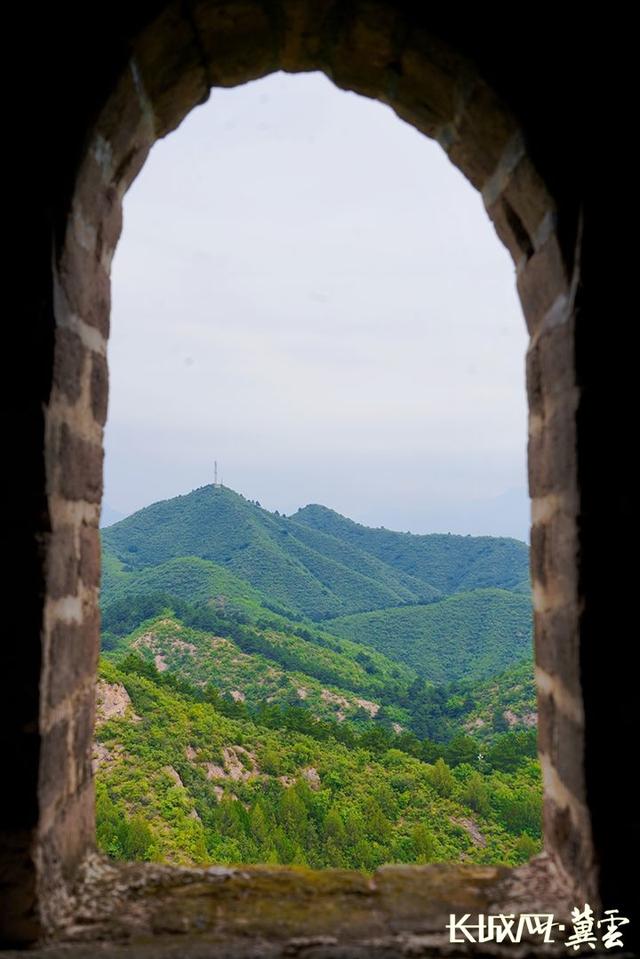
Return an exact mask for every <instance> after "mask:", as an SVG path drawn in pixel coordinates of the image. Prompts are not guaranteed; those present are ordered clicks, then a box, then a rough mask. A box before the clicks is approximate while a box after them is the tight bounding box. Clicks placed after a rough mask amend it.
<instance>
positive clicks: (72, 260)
mask: <svg viewBox="0 0 640 959" xmlns="http://www.w3.org/2000/svg"><path fill="white" fill-rule="evenodd" d="M60 278H61V280H62V285H63V287H64V292H65V296H66V298H67V302H68V303H69V307H70V309H71V311H72V312H73V313H75V314H76V315H77V316H79V317H80V319H82V320H84V322H85V323H87V324H88V325H89V326H92V327H95V329H97V330H98V331H99V332H100V333H101V334H102V335H103V336H104V337H107V336H108V335H109V312H110V309H111V281H110V279H109V275H108V273H107V271H106V269H105V268H104V267H103V266H102V264H101V263H100V261H99V257H98V250H97V234H96V243H95V245H94V247H93V248H89V249H88V248H86V247H85V246H83V245H82V243H81V242H80V240H79V238H78V237H77V236H76V235H75V233H74V232H73V231H69V232H68V234H67V238H66V241H65V247H64V252H63V255H62V259H61V262H60Z"/></svg>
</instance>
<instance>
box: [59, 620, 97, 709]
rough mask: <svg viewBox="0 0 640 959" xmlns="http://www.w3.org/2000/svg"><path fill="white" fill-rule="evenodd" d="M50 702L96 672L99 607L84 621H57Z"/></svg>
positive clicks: (67, 693)
mask: <svg viewBox="0 0 640 959" xmlns="http://www.w3.org/2000/svg"><path fill="white" fill-rule="evenodd" d="M50 644H51V645H50V670H49V689H48V697H47V700H48V703H49V706H51V707H54V706H56V705H57V704H58V703H60V702H61V701H62V700H63V699H65V698H66V697H67V696H69V695H70V694H72V693H73V692H74V691H75V690H76V689H77V687H78V685H79V684H80V683H82V682H85V681H86V680H87V679H89V678H90V677H92V676H94V675H95V671H96V669H97V666H98V653H99V648H100V620H99V614H98V610H97V609H96V610H93V611H89V612H87V613H86V614H85V618H84V620H83V621H82V622H81V623H76V622H58V623H56V624H55V626H54V627H53V628H52V630H51V637H50Z"/></svg>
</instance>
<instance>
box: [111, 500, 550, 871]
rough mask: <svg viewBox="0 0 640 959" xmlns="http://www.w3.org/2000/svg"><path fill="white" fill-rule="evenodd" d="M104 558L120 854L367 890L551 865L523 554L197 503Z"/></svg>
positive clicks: (160, 512)
mask: <svg viewBox="0 0 640 959" xmlns="http://www.w3.org/2000/svg"><path fill="white" fill-rule="evenodd" d="M103 550H104V555H103V587H102V610H103V656H104V659H103V667H102V669H103V681H102V684H101V686H100V690H101V692H100V696H101V710H102V712H101V726H100V732H99V742H98V745H97V746H96V763H97V769H98V784H99V790H100V792H99V796H100V799H99V805H98V815H99V823H100V831H99V838H100V842H101V844H102V848H104V849H105V850H107V851H109V852H110V854H111V855H114V856H124V857H125V858H140V857H142V858H145V857H146V858H153V857H156V858H157V857H160V858H163V857H168V858H170V859H172V860H174V861H180V862H205V861H223V862H232V861H237V862H253V861H269V862H305V863H307V864H309V865H314V866H322V865H340V864H342V865H349V866H353V867H357V868H363V869H368V868H373V867H374V866H375V865H378V864H380V863H381V862H386V861H391V860H396V861H401V862H417V861H421V862H422V861H430V860H434V861H437V860H443V859H447V858H454V859H459V858H462V859H468V860H470V861H475V862H497V861H504V862H517V861H521V859H522V858H526V857H527V856H528V855H530V854H531V852H532V851H533V850H534V849H537V848H538V843H539V801H540V783H539V771H538V767H537V761H536V759H535V752H536V734H535V696H534V685H533V675H532V663H531V610H530V598H529V595H528V593H527V591H526V589H525V587H524V586H523V583H525V582H526V575H527V574H526V570H527V564H528V551H527V547H526V546H525V545H524V544H522V543H518V542H516V541H514V540H502V539H492V538H489V537H482V538H474V537H458V536H456V537H453V536H412V535H410V534H406V533H393V532H391V531H387V530H371V529H367V528H366V527H362V526H359V525H358V524H355V523H352V522H351V521H350V520H347V519H345V518H344V517H341V516H339V515H338V514H337V513H334V512H332V511H331V510H328V509H326V508H324V507H318V506H313V507H306V508H305V509H304V510H300V511H298V513H296V514H295V516H294V517H290V518H287V517H283V516H280V515H278V514H277V513H269V512H267V511H266V510H264V509H262V508H261V507H260V506H259V504H256V503H250V502H249V501H247V500H245V499H244V498H243V497H241V496H239V495H238V494H236V493H233V492H232V491H231V490H228V489H223V488H217V487H216V488H213V487H204V488H202V489H200V490H196V491H194V492H193V493H190V494H188V495H187V496H181V497H177V498H175V499H173V500H168V501H166V502H163V503H157V504H154V505H153V506H150V507H148V508H146V509H144V510H141V511H140V512H139V513H136V514H134V516H131V517H129V518H128V519H126V520H123V521H121V522H119V523H117V524H115V525H114V526H112V527H110V528H109V529H107V530H105V531H104V532H103ZM123 703H124V704H125V705H124V706H123V705H122V704H123ZM118 704H119V705H118ZM311 770H312V771H311ZM145 790H146V792H145ZM145 795H146V797H147V798H146V799H145V798H144V796H145ZM372 824H374V825H372Z"/></svg>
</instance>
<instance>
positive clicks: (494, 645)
mask: <svg viewBox="0 0 640 959" xmlns="http://www.w3.org/2000/svg"><path fill="white" fill-rule="evenodd" d="M324 627H325V629H327V630H329V631H330V632H332V633H335V634H336V635H337V636H342V637H344V638H345V639H351V640H353V641H354V642H357V643H362V644H363V645H365V646H372V647H373V648H374V649H377V650H378V651H380V652H384V653H385V655H387V656H390V657H391V658H392V659H394V660H396V661H397V662H401V663H404V664H405V665H407V666H410V667H411V668H413V669H415V670H416V671H417V672H418V673H420V674H421V675H423V676H428V677H429V679H431V680H432V681H433V682H437V683H444V682H450V681H451V680H454V679H459V678H460V677H462V676H468V677H470V678H471V679H484V678H486V677H487V676H491V675H492V674H494V673H497V672H499V671H500V670H501V669H504V667H506V666H508V665H509V663H512V662H514V660H517V659H521V658H523V657H526V656H527V654H530V652H531V641H532V637H531V601H530V599H529V597H528V596H526V595H524V594H522V593H517V592H509V591H508V590H503V589H502V590H499V589H476V590H473V591H472V592H463V593H455V594H454V595H453V596H447V597H446V598H445V599H442V600H441V601H440V602H438V603H431V604H430V605H428V606H421V605H419V606H406V607H399V608H398V607H393V608H389V609H381V610H374V611H373V612H370V613H356V614H354V615H351V616H342V617H340V618H337V619H329V620H326V621H325V623H324Z"/></svg>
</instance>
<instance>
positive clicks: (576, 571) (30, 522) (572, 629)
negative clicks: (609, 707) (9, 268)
mask: <svg viewBox="0 0 640 959" xmlns="http://www.w3.org/2000/svg"><path fill="white" fill-rule="evenodd" d="M87 16H88V14H87V12H86V10H85V11H84V12H83V11H82V10H81V9H80V8H75V7H74V5H73V4H69V5H67V6H65V5H64V4H63V5H62V8H61V10H59V11H58V12H57V19H56V22H55V24H54V23H52V24H49V25H47V24H41V32H42V36H41V44H42V47H43V48H44V47H45V45H46V46H47V56H48V57H49V59H47V56H45V55H44V52H41V57H42V59H41V60H40V61H39V70H40V72H39V73H37V75H38V76H39V77H40V78H41V80H42V81H43V82H47V83H49V84H50V87H51V89H50V91H49V100H47V101H46V102H48V104H49V115H48V116H47V117H46V119H45V120H43V126H45V127H46V125H47V124H49V127H48V130H49V134H50V135H53V134H54V132H55V133H56V139H55V142H56V143H57V144H59V150H58V152H57V154H56V156H55V158H52V159H51V160H50V168H47V175H46V176H45V177H44V182H41V183H40V184H39V186H38V187H36V186H32V187H31V190H30V192H29V191H27V192H28V196H29V200H30V202H31V203H32V204H33V219H32V221H31V223H32V231H31V233H30V234H27V235H25V237H24V243H25V248H26V249H28V250H30V251H31V253H32V282H31V285H30V287H29V288H28V289H26V290H24V293H23V299H22V303H23V306H24V310H25V318H26V328H25V329H28V333H26V336H27V339H28V340H29V342H30V343H31V346H30V353H29V355H30V356H31V357H32V362H31V365H30V366H29V369H28V371H27V372H26V374H25V376H24V377H23V380H22V383H21V387H20V392H19V395H18V402H17V405H16V403H15V400H14V409H17V410H18V414H19V415H18V418H19V420H20V423H19V424H18V429H17V430H16V435H15V448H16V449H17V451H18V454H19V455H20V456H22V457H23V461H24V462H25V463H26V464H27V466H28V471H29V472H28V477H27V479H26V481H25V483H24V484H22V486H20V484H14V488H13V498H12V503H13V504H15V516H14V517H13V522H11V523H9V524H8V527H7V530H8V537H7V544H8V546H7V548H8V549H9V550H11V554H12V555H15V556H18V557H19V560H20V563H21V564H22V565H21V569H22V573H23V574H22V578H21V579H19V580H17V581H16V590H17V592H16V595H19V594H21V595H23V596H24V597H25V600H26V602H27V604H28V612H27V613H24V604H21V609H20V613H21V614H20V615H18V610H17V609H16V623H15V627H14V628H15V630H16V634H17V633H18V632H19V634H20V635H21V636H23V637H24V639H23V641H22V642H21V643H20V645H19V648H18V650H17V651H13V650H12V651H11V652H10V653H9V654H8V662H7V665H6V668H5V670H4V672H3V675H4V676H6V677H7V679H6V682H7V683H10V684H12V685H14V686H15V688H16V689H20V690H21V696H20V703H19V708H18V709H17V710H16V711H14V712H13V713H11V714H10V715H9V716H8V717H7V721H6V723H5V724H4V725H3V727H2V728H3V737H4V740H5V745H6V749H7V751H8V755H10V756H13V757H14V761H15V763H16V764H17V766H16V768H20V769H21V770H22V773H21V776H20V777H19V779H20V781H19V785H18V787H17V791H16V795H15V796H14V797H13V799H14V802H13V803H12V805H11V807H10V810H9V814H8V816H7V817H5V819H4V833H5V839H6V844H5V846H6V851H5V852H4V853H3V859H2V862H3V870H2V878H1V880H0V881H1V882H2V883H3V886H2V888H3V889H4V890H5V892H6V898H5V902H6V903H7V904H8V906H9V909H8V911H9V913H10V914H11V918H10V919H9V920H8V923H7V926H6V930H5V934H6V937H7V939H14V940H24V941H28V940H30V939H33V938H34V937H37V936H38V935H39V934H41V932H42V930H46V929H50V928H52V927H54V926H56V925H59V924H60V923H62V922H64V921H65V919H66V918H68V911H69V909H70V908H71V905H70V903H71V899H70V898H69V895H68V893H69V890H70V889H71V887H72V885H73V879H74V876H75V875H76V872H77V868H78V865H79V863H80V862H81V860H82V859H83V857H84V856H85V855H86V854H87V853H88V852H90V851H91V850H92V848H93V844H94V818H93V817H94V812H93V804H94V796H93V783H92V777H91V765H90V745H91V739H92V731H93V721H94V677H95V670H96V661H97V655H98V645H99V620H98V610H97V598H98V587H99V576H100V558H99V534H98V522H99V510H100V500H101V492H102V457H103V452H102V432H103V426H104V422H105V418H106V410H107V364H106V344H107V337H108V332H109V305H110V280H109V270H110V264H111V259H112V256H113V252H114V249H115V245H116V243H117V240H118V237H119V234H120V230H121V226H122V211H121V203H122V197H123V195H124V193H125V191H126V189H127V187H128V186H129V185H130V183H131V181H132V180H133V178H134V177H135V175H136V174H137V172H138V171H139V170H140V168H141V167H142V165H143V163H144V161H145V158H146V156H147V153H148V151H149V149H150V147H151V146H152V144H153V142H154V141H155V140H156V139H157V138H158V137H162V136H165V135H166V134H167V133H169V132H170V131H171V130H173V129H174V128H175V127H176V126H178V124H179V123H180V122H181V120H182V119H183V118H184V117H185V116H186V114H187V113H188V112H189V111H190V110H191V109H192V108H193V107H194V106H195V105H196V104H197V103H200V102H202V101H203V100H204V99H206V98H207V96H208V95H209V91H210V89H211V87H214V88H215V87H216V86H233V85H235V84H239V83H243V82H246V81H247V80H250V79H255V78H257V77H260V76H263V75H266V74H268V73H270V72H272V71H273V70H278V69H284V70H287V71H291V72H297V71H309V70H321V71H324V72H325V73H326V74H327V76H329V77H330V78H331V79H332V80H333V81H334V82H335V83H336V84H337V85H338V86H340V87H342V88H344V89H347V90H353V91H355V92H358V93H361V94H363V95H365V96H369V97H375V98H377V99H379V100H381V101H383V102H385V103H387V104H389V105H390V106H391V107H392V108H393V109H394V110H395V111H396V113H397V114H398V115H399V116H400V117H401V118H402V119H404V120H406V121H407V122H409V123H411V124H412V125H413V126H415V127H416V128H417V129H418V130H420V131H422V132H423V133H425V134H426V135H428V136H430V137H434V138H435V139H437V141H438V142H439V143H440V144H441V146H442V147H443V149H444V150H445V151H446V153H447V154H448V156H449V158H450V160H451V161H452V162H453V163H454V164H455V165H456V166H458V167H459V168H460V169H461V170H462V172H463V173H464V174H465V176H467V178H468V179H469V180H470V181H471V183H472V184H473V185H474V186H475V187H476V188H477V189H478V190H479V191H480V193H481V195H482V199H483V202H484V204H485V207H486V209H487V212H488V214H489V216H490V217H491V219H492V221H493V223H494V225H495V229H496V232H497V234H498V237H499V238H500V240H502V242H503V243H504V244H505V245H506V246H507V248H508V250H509V252H510V254H511V256H512V258H513V261H514V264H515V268H516V275H517V286H518V292H519V295H520V300H521V303H522V308H523V312H524V316H525V319H526V323H527V326H528V329H529V333H530V337H531V340H530V346H529V350H528V357H527V388H528V395H529V411H530V412H529V486H530V493H531V497H532V550H531V556H532V560H531V562H532V570H531V572H532V580H533V594H534V609H535V644H536V675H537V682H538V691H539V712H540V750H541V761H542V767H543V773H544V784H545V812H544V816H545V842H546V847H547V850H548V851H549V852H550V853H551V854H552V856H553V857H555V859H556V860H557V861H558V862H559V863H560V864H561V866H562V867H563V868H564V870H566V873H567V875H568V877H569V879H570V881H571V882H572V883H573V884H574V886H575V888H576V890H577V891H579V894H580V896H583V897H586V898H588V899H590V900H591V901H594V902H596V903H597V902H598V899H599V896H600V893H601V891H602V889H603V888H606V889H615V888H616V886H615V882H614V883H613V885H612V884H611V881H610V877H611V874H612V870H613V868H614V867H616V863H618V859H617V858H616V855H613V857H611V856H609V853H610V849H609V847H608V845H607V839H606V828H603V822H604V819H603V815H602V813H603V811H604V810H605V807H606V800H604V798H603V795H604V794H603V793H602V792H601V793H600V794H598V793H597V786H596V787H594V783H596V782H597V778H598V776H599V775H600V774H601V772H602V762H601V761H599V760H598V758H597V757H596V756H595V754H594V753H593V751H592V752H591V753H589V742H591V740H589V741H588V740H587V738H586V732H585V730H586V729H591V730H597V729H598V728H599V727H598V722H599V712H598V711H599V709H600V710H601V706H600V705H599V703H598V697H597V696H596V695H595V691H594V690H595V687H594V684H593V682H592V683H591V684H590V683H589V682H585V669H586V666H585V664H588V665H589V669H591V670H592V671H593V669H594V662H593V656H592V653H591V652H590V651H591V650H592V648H593V647H592V645H589V649H588V650H587V652H585V639H584V636H585V629H588V628H591V633H590V634H589V635H591V636H593V623H594V620H593V619H591V620H589V618H588V613H589V610H590V608H591V607H590V606H589V598H590V596H589V594H587V593H586V592H585V590H586V584H589V588H590V589H595V586H594V577H593V574H592V572H591V571H592V570H593V568H594V567H595V563H596V562H597V549H598V542H599V541H598V535H597V531H598V530H599V529H600V527H599V526H598V522H597V519H596V520H594V515H595V514H594V512H593V511H594V510H595V511H596V514H597V509H598V505H597V496H596V495H595V494H594V493H593V489H594V488H595V487H593V485H592V487H589V485H588V483H587V485H586V487H585V481H584V474H583V472H581V470H582V469H583V467H582V465H581V464H583V462H588V461H589V459H588V457H587V460H584V457H581V449H582V448H584V449H585V450H588V449H589V443H590V432H589V431H590V429H591V425H590V424H591V421H590V419H589V416H590V415H592V416H593V415H594V410H593V405H591V406H589V404H587V405H586V406H585V405H584V403H583V396H584V395H586V396H587V398H588V397H589V396H591V395H592V394H590V393H589V389H588V387H589V384H590V382H591V380H589V376H591V377H593V375H594V367H593V363H592V361H591V357H592V352H591V353H590V352H589V350H590V349H592V344H589V346H588V348H587V352H586V353H584V352H583V354H581V355H582V361H581V363H582V365H580V364H577V363H576V355H577V354H576V340H577V338H578V336H579V333H580V330H579V322H580V317H581V316H582V317H584V316H586V315H588V310H587V309H586V307H585V292H584V291H585V284H584V283H583V281H582V277H581V273H580V262H581V260H580V257H581V250H582V244H583V234H584V231H585V230H586V229H587V226H585V221H584V217H583V216H581V214H580V209H581V207H580V200H581V191H582V189H583V184H582V183H581V180H580V177H579V176H578V175H577V174H576V169H577V168H578V167H579V162H578V161H579V157H580V152H579V151H580V150H581V149H582V148H583V147H584V143H585V142H586V135H585V130H584V128H583V125H582V124H584V117H583V112H582V111H584V109H585V108H584V105H583V104H581V101H580V87H579V80H580V77H579V75H578V77H577V79H576V78H571V77H570V74H569V72H567V73H565V71H564V69H563V67H564V66H565V65H566V64H565V60H563V59H561V58H559V55H558V54H557V53H556V54H555V59H554V52H553V51H549V52H548V55H547V68H548V69H547V72H546V73H544V74H543V75H541V73H540V62H539V59H538V55H537V52H538V49H539V48H540V47H536V43H538V44H540V43H541V41H542V40H544V38H545V36H546V35H545V34H544V32H543V33H542V35H541V34H540V29H539V28H537V27H535V26H532V27H531V30H530V32H529V34H528V35H527V36H526V37H523V36H520V37H518V42H517V43H516V44H515V49H514V48H512V47H510V46H508V45H507V46H505V45H504V44H503V43H502V41H501V40H500V38H499V37H498V36H497V35H496V33H495V32H494V31H492V29H491V25H490V24H488V23H486V22H485V21H483V20H481V19H480V20H479V19H477V17H476V16H475V15H470V17H469V18H468V19H466V20H465V21H464V22H457V21H456V18H455V17H452V16H451V15H447V14H445V13H442V12H441V13H431V14H429V16H427V15H426V14H423V15H420V16H418V15H416V13H415V12H414V11H413V8H412V6H411V5H409V4H405V3H401V2H396V3H394V2H391V0H362V2H357V0H354V2H349V3H344V2H343V3H341V2H336V0H320V2H313V0H281V2H272V3H265V2H259V0H226V2H222V0H219V2H216V0H194V2H189V3H185V2H175V3H161V2H159V0H158V2H155V3H154V2H145V3H142V4H140V5H139V6H138V7H136V10H135V12H131V10H129V9H128V8H127V7H126V5H124V4H118V3H116V4H115V6H114V8H113V11H112V12H111V14H110V16H109V19H108V20H105V21H103V22H102V24H101V28H100V30H99V31H98V32H94V31H91V30H90V29H88V28H89V26H90V25H91V24H90V20H87V19H86V18H87ZM105 16H106V15H105ZM74 25H75V26H76V28H78V30H77V32H75V33H74V31H73V29H72V28H73V26H74ZM47 30H51V31H53V34H52V35H53V37H54V38H55V41H56V42H55V43H53V42H51V43H48V41H49V39H50V35H49V34H47ZM78 36H80V37H81V38H82V40H81V43H80V44H78V41H77V37H78ZM89 37H90V38H91V40H89V39H88V38H89ZM45 41H46V43H45ZM554 49H555V48H554ZM567 49H568V48H567ZM563 56H564V57H565V58H566V57H567V56H569V53H568V52H567V50H565V51H564V53H563ZM52 61H53V62H52ZM54 68H55V69H54ZM47 71H49V72H47ZM554 71H555V72H554ZM534 73H535V77H536V79H535V82H534V81H533V80H532V76H533V74H534ZM41 95H43V96H45V100H46V94H41ZM212 95H213V96H215V89H214V92H213V94H212ZM572 109H573V112H571V110H572ZM581 137H582V139H581ZM43 162H45V163H46V162H47V160H46V158H45V159H44V161H43ZM25 175H28V170H27V169H25ZM27 182H28V183H29V182H31V181H27ZM578 306H580V310H579V309H578ZM29 338H30V339H29ZM583 342H587V340H583ZM585 357H586V359H585ZM585 389H586V394H585ZM590 411H591V413H590ZM13 425H14V426H15V423H14V424H13ZM580 443H582V444H583V445H582V447H581V446H580ZM591 462H592V460H591ZM585 488H586V489H587V490H589V489H591V491H592V492H591V493H590V496H591V499H590V500H589V502H590V504H591V507H590V509H591V512H590V513H589V517H590V518H591V525H590V526H589V523H588V522H585V516H584V495H585V494H584V490H585ZM589 517H587V519H589ZM585 530H586V531H587V533H588V532H589V530H591V531H592V535H591V538H589V536H586V537H585ZM594 530H595V531H596V532H593V531H594ZM590 551H591V552H590ZM590 564H591V565H590ZM585 611H586V614H587V618H586V619H585ZM589 624H591V625H589ZM5 655H7V653H6V652H5ZM589 657H591V658H589ZM591 675H593V673H591ZM585 690H587V692H588V693H589V696H588V697H587V698H585ZM593 736H594V739H593V741H594V742H596V741H598V739H597V732H596V733H593ZM594 788H595V790H596V794H597V795H598V796H599V799H598V802H599V806H598V809H599V811H600V818H599V819H598V821H597V824H598V828H599V833H598V834H597V835H594V819H593V815H592V809H591V807H590V802H591V797H592V796H593V795H594ZM628 808H630V807H628ZM608 850H609V851H608ZM608 856H609V858H608ZM618 858H619V857H618ZM618 865H619V863H618ZM603 867H604V874H603V872H602V869H603ZM616 868H617V867H616ZM607 869H608V870H609V871H608V872H607ZM603 875H604V878H603ZM607 876H609V879H607ZM607 882H609V885H607ZM618 887H619V885H618ZM619 888H620V887H619Z"/></svg>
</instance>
